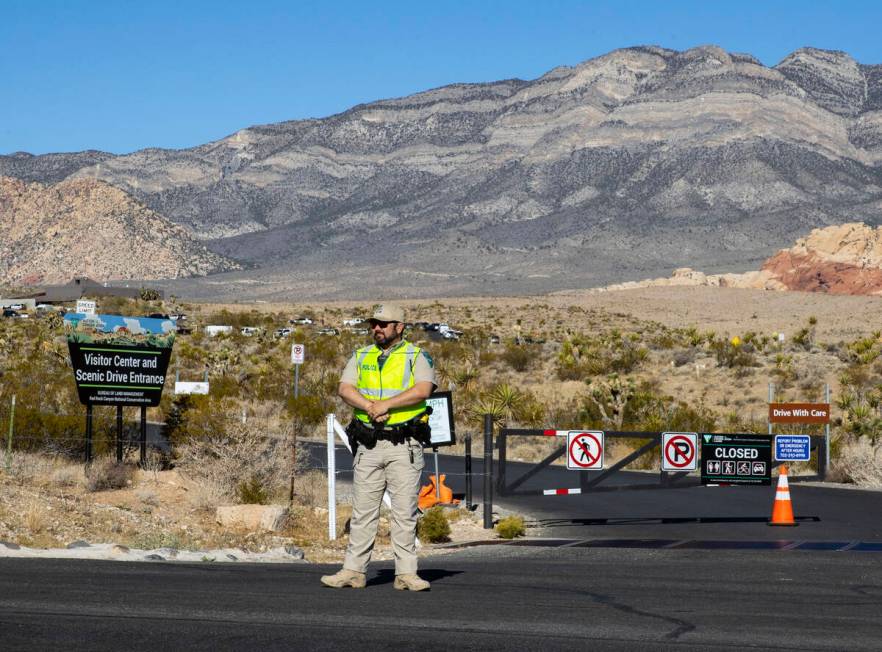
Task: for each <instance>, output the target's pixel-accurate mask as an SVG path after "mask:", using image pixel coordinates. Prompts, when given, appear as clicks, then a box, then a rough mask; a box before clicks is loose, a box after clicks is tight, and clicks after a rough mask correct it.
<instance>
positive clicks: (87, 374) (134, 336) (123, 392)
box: [64, 313, 176, 407]
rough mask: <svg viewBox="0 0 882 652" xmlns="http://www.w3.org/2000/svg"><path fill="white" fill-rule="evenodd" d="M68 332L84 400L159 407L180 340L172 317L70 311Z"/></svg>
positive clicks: (73, 361)
mask: <svg viewBox="0 0 882 652" xmlns="http://www.w3.org/2000/svg"><path fill="white" fill-rule="evenodd" d="M64 331H65V334H66V335H67V346H68V349H69V350H70V360H71V364H72V365H73V369H74V379H75V380H76V383H77V391H78V392H79V396H80V403H83V404H84V405H142V406H150V407H152V406H156V405H159V399H160V398H161V397H162V387H163V385H165V374H166V370H167V369H168V361H169V358H170V357H171V352H172V345H173V344H174V341H175V332H176V329H175V323H174V322H173V321H172V320H171V319H152V318H149V317H123V316H120V315H96V314H86V313H68V314H66V315H65V316H64Z"/></svg>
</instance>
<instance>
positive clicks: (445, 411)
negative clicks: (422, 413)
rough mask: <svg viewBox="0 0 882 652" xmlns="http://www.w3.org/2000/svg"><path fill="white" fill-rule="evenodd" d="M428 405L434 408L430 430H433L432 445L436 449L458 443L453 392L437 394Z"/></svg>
mask: <svg viewBox="0 0 882 652" xmlns="http://www.w3.org/2000/svg"><path fill="white" fill-rule="evenodd" d="M426 405H427V406H429V407H430V408H432V414H430V415H429V428H430V429H431V430H432V443H431V444H430V445H431V446H432V447H433V448H434V447H436V446H450V445H451V444H454V443H456V432H455V428H454V419H453V394H452V393H451V392H435V393H434V394H432V395H431V396H430V397H429V398H427V399H426Z"/></svg>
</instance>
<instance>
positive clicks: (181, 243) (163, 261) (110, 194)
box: [0, 177, 241, 284]
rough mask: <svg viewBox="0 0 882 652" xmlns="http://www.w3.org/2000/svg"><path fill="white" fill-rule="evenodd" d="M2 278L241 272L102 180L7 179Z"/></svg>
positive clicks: (1, 200) (0, 194) (0, 203)
mask: <svg viewBox="0 0 882 652" xmlns="http://www.w3.org/2000/svg"><path fill="white" fill-rule="evenodd" d="M0 223H2V224H3V239H2V240H0V282H2V283H8V284H36V283H50V284H51V283H66V282H68V281H69V280H70V279H71V278H73V277H74V276H87V275H88V276H94V277H96V278H100V279H101V280H120V279H139V280H145V279H158V278H176V277H180V276H190V275H194V274H209V273H212V272H219V271H227V270H232V269H241V266H240V265H239V264H238V263H236V262H234V261H232V260H228V259H225V258H224V257H222V256H219V255H217V254H215V253H212V252H210V251H208V250H207V249H206V248H205V247H204V246H203V245H202V244H200V243H199V242H196V241H194V240H193V238H192V237H191V236H190V234H189V233H187V231H186V230H185V229H184V228H183V227H181V226H179V225H177V224H172V223H171V222H169V221H168V220H166V219H165V218H163V217H161V216H159V215H157V214H156V213H154V212H153V211H151V210H150V209H149V208H146V207H145V206H143V205H141V204H139V203H138V202H136V201H135V200H134V199H132V198H131V197H129V196H128V195H127V194H126V193H124V192H123V191H122V190H119V189H118V188H114V187H113V186H110V185H108V184H107V183H105V182H103V181H95V180H91V179H74V180H69V181H62V182H59V183H57V184H54V185H51V186H45V185H43V184H41V183H36V182H32V183H28V182H24V181H21V180H19V179H13V178H10V177H0Z"/></svg>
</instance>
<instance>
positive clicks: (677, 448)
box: [665, 435, 695, 469]
mask: <svg viewBox="0 0 882 652" xmlns="http://www.w3.org/2000/svg"><path fill="white" fill-rule="evenodd" d="M665 459H666V460H667V462H668V464H670V465H671V466H674V467H677V468H678V469H682V468H683V467H684V466H689V465H690V464H692V460H693V459H695V446H693V445H692V440H691V439H689V437H684V436H682V435H678V436H676V437H671V438H670V439H669V440H668V443H667V444H665Z"/></svg>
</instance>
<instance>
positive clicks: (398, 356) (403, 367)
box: [355, 340, 426, 426]
mask: <svg viewBox="0 0 882 652" xmlns="http://www.w3.org/2000/svg"><path fill="white" fill-rule="evenodd" d="M420 351H421V349H420V348H419V347H418V346H414V345H413V344H411V343H410V342H408V341H407V340H402V341H401V342H399V343H398V345H396V346H395V348H393V349H392V350H391V351H390V352H389V355H388V356H386V361H385V362H384V363H383V369H382V371H381V370H380V365H379V363H378V358H379V357H380V354H381V353H382V352H383V351H382V350H381V349H380V347H378V346H376V345H375V344H371V345H370V346H365V347H363V348H361V349H358V350H357V351H356V352H355V363H356V367H357V369H358V385H357V387H358V391H359V393H360V394H361V395H362V396H364V397H365V398H367V399H370V400H372V401H380V400H383V399H387V398H392V397H393V396H397V395H398V394H401V392H403V391H405V390H408V389H410V388H411V387H413V385H414V378H413V367H414V365H415V364H416V361H417V356H418V355H420ZM425 411H426V402H425V401H420V402H419V403H416V404H414V405H409V406H408V407H401V408H393V409H391V410H389V419H388V420H387V421H384V422H383V425H386V426H395V425H399V424H402V423H405V422H407V421H410V420H411V419H413V418H414V417H418V416H419V415H421V414H422V413H423V412H425ZM355 416H356V418H358V419H359V420H360V421H363V422H364V423H370V417H368V414H367V412H365V411H364V410H360V409H358V408H356V409H355Z"/></svg>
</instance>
